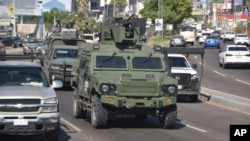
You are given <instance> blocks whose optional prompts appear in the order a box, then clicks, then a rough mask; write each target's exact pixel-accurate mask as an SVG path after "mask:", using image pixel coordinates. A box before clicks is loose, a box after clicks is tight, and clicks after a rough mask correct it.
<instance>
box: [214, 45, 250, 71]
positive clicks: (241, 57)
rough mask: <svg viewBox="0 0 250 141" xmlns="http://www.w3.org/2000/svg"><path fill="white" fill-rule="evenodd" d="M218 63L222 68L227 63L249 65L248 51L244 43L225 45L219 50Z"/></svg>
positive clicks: (249, 56)
mask: <svg viewBox="0 0 250 141" xmlns="http://www.w3.org/2000/svg"><path fill="white" fill-rule="evenodd" d="M219 64H220V66H221V67H223V68H227V67H228V66H229V65H243V66H245V65H247V66H248V67H249V66H250V51H249V49H248V47H246V46H245V45H226V46H224V47H223V49H222V50H220V53H219Z"/></svg>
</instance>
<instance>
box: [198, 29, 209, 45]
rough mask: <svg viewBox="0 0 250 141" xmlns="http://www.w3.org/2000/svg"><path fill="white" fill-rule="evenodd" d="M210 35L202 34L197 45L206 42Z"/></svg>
mask: <svg viewBox="0 0 250 141" xmlns="http://www.w3.org/2000/svg"><path fill="white" fill-rule="evenodd" d="M210 35H211V34H210V33H207V32H203V33H202V35H201V36H200V38H199V44H200V45H201V44H203V43H204V42H205V41H206V38H207V36H210Z"/></svg>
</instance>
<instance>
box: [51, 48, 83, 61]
mask: <svg viewBox="0 0 250 141" xmlns="http://www.w3.org/2000/svg"><path fill="white" fill-rule="evenodd" d="M77 55H78V51H77V49H55V51H54V55H53V59H57V58H77Z"/></svg>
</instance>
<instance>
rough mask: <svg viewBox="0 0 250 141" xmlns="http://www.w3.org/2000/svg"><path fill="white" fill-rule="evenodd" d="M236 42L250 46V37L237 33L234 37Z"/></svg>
mask: <svg viewBox="0 0 250 141" xmlns="http://www.w3.org/2000/svg"><path fill="white" fill-rule="evenodd" d="M234 44H236V45H246V46H249V37H248V36H247V34H236V36H235V38H234Z"/></svg>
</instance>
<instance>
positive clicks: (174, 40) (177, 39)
mask: <svg viewBox="0 0 250 141" xmlns="http://www.w3.org/2000/svg"><path fill="white" fill-rule="evenodd" d="M170 47H186V41H185V39H184V37H183V36H182V35H173V36H172V37H171V39H170Z"/></svg>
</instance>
